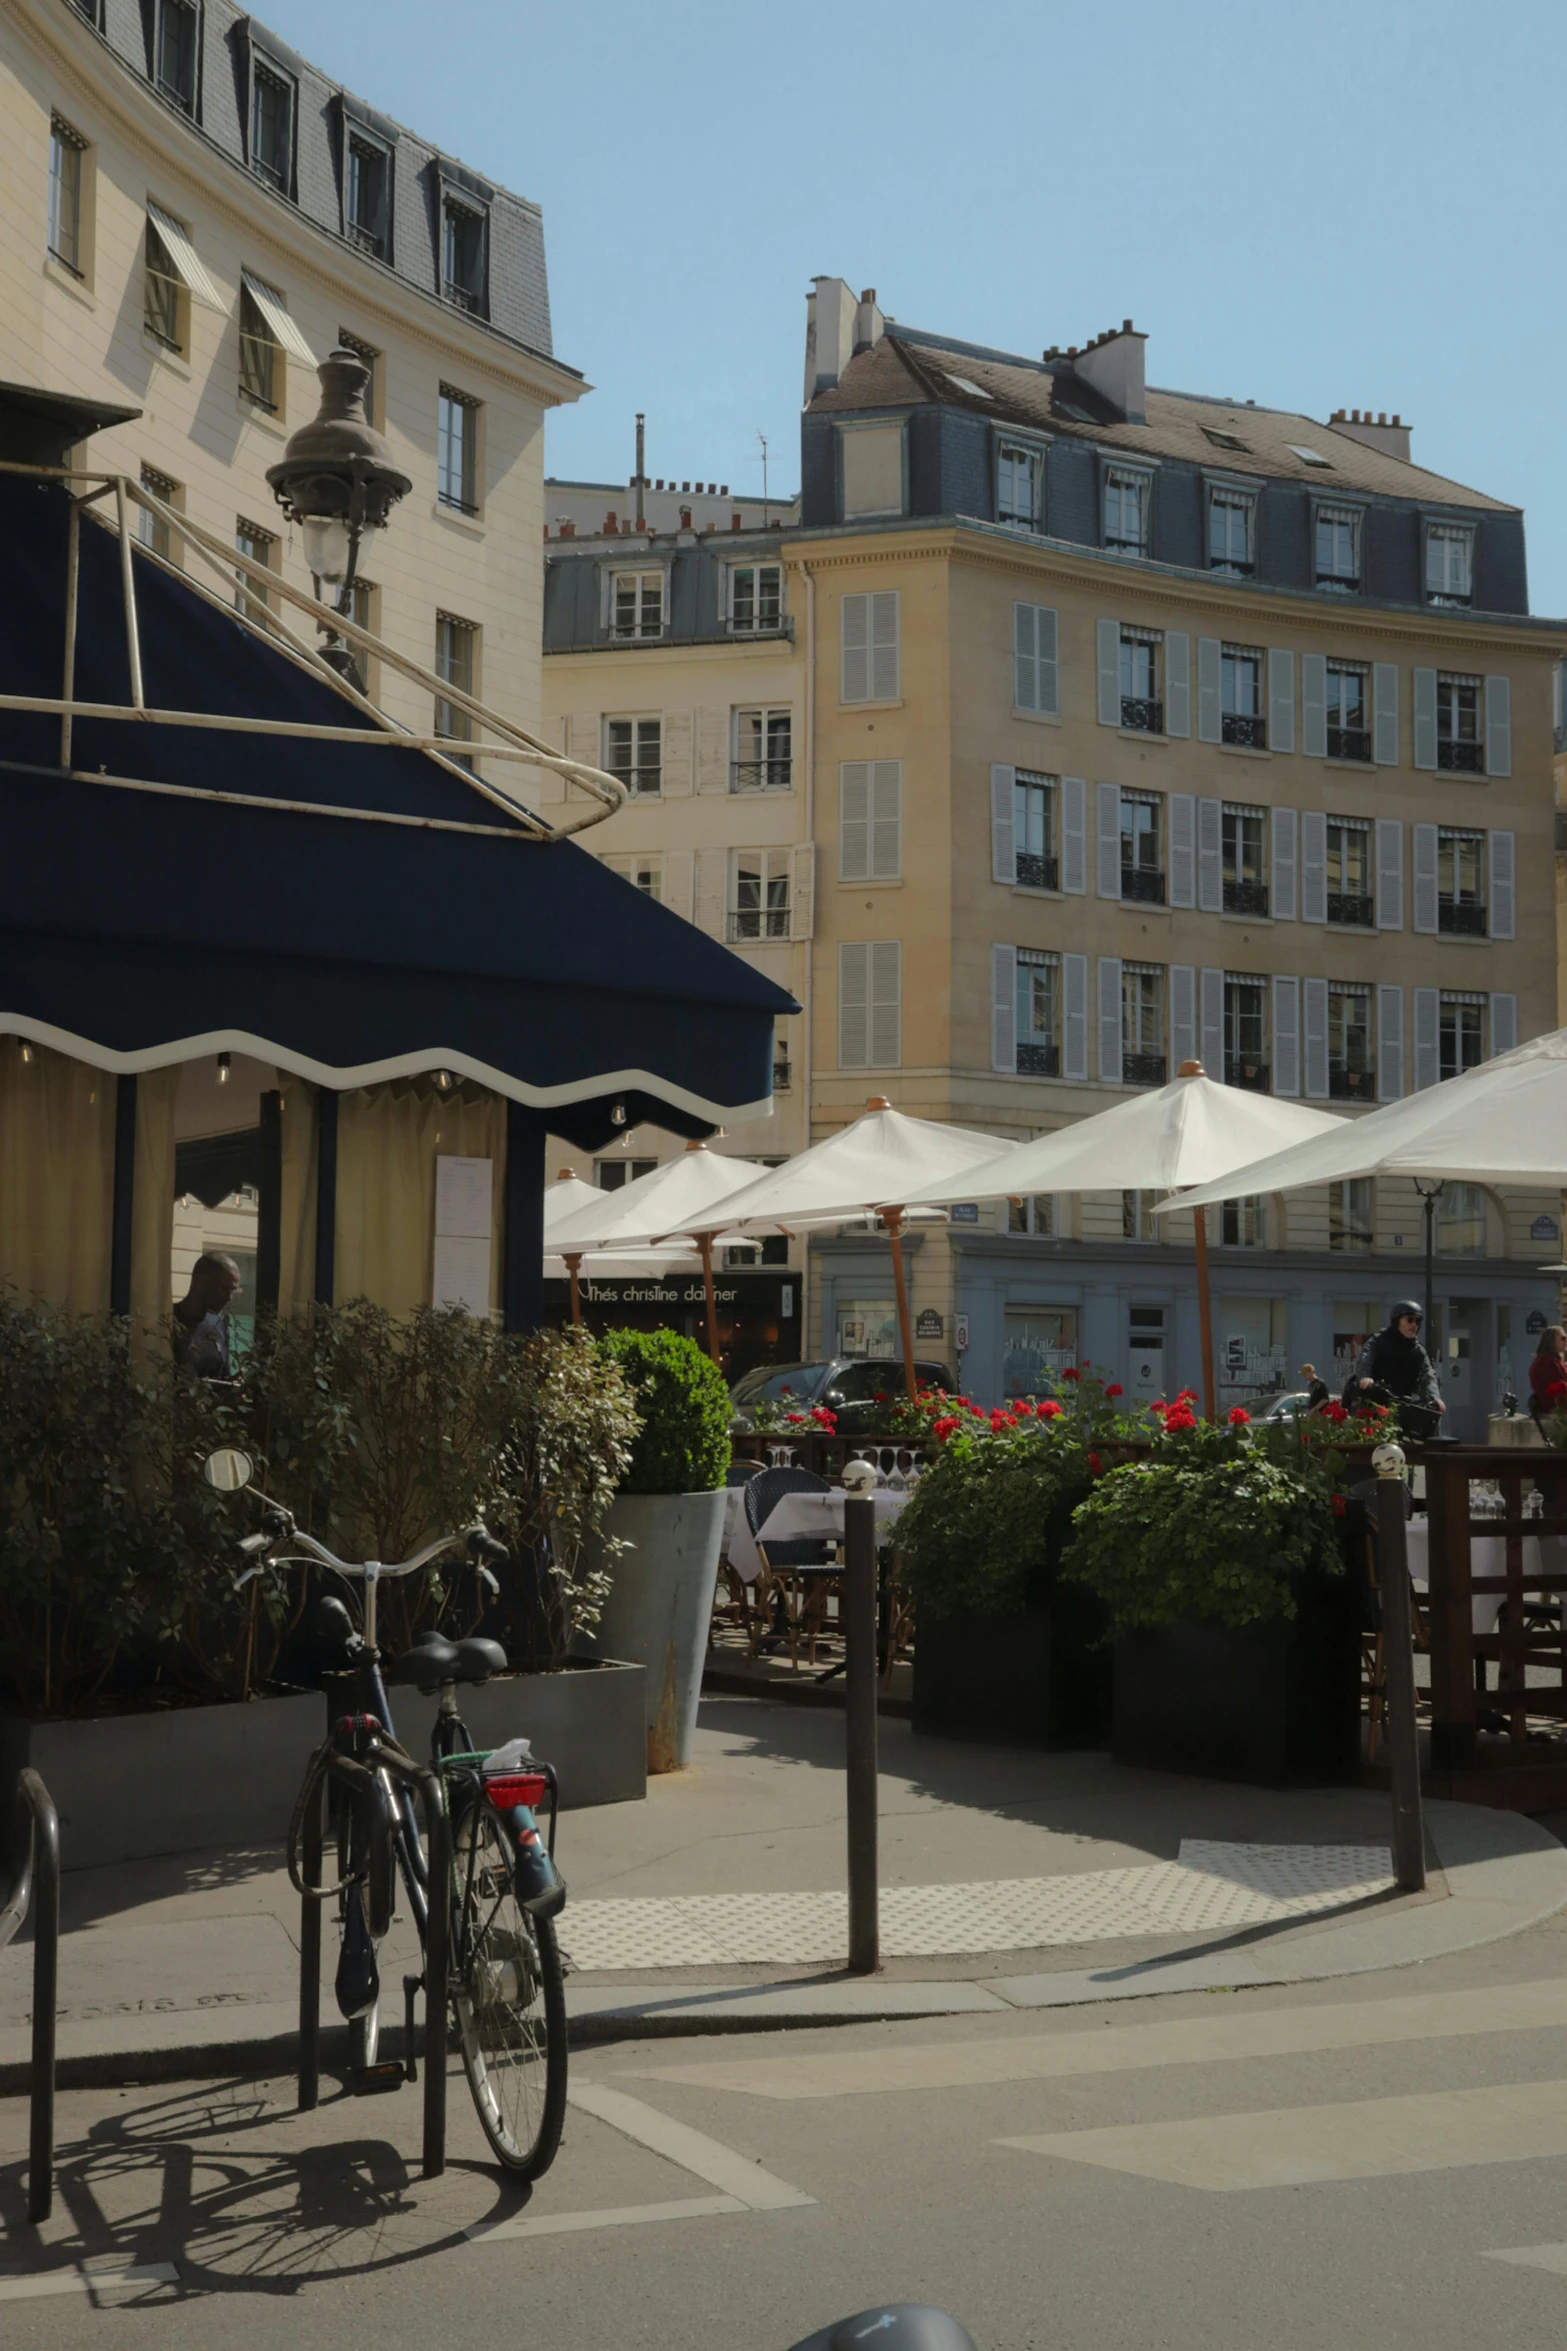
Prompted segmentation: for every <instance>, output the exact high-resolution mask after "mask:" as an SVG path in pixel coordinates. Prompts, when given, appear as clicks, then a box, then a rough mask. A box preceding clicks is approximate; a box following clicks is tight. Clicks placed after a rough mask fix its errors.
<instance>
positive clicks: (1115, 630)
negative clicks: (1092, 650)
mask: <svg viewBox="0 0 1567 2351" xmlns="http://www.w3.org/2000/svg"><path fill="white" fill-rule="evenodd" d="M1094 633H1095V636H1096V639H1097V642H1098V651H1099V724H1100V725H1101V726H1102V727H1118V726H1119V725H1120V723H1121V631H1120V627H1119V624H1118V623H1117V622H1115V621H1113V620H1102V621H1100V622H1099V623H1098V624H1097V626H1096V628H1095V632H1094Z"/></svg>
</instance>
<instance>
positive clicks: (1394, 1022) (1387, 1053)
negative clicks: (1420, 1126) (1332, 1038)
mask: <svg viewBox="0 0 1567 2351" xmlns="http://www.w3.org/2000/svg"><path fill="white" fill-rule="evenodd" d="M1403 1097H1404V991H1403V989H1402V988H1378V990H1377V1100H1378V1101H1379V1102H1401V1101H1402V1100H1403Z"/></svg>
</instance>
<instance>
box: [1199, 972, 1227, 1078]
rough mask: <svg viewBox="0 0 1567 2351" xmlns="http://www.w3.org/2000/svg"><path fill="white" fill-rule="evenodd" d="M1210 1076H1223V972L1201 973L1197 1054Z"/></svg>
mask: <svg viewBox="0 0 1567 2351" xmlns="http://www.w3.org/2000/svg"><path fill="white" fill-rule="evenodd" d="M1198 1058H1199V1060H1200V1061H1201V1062H1202V1065H1203V1068H1204V1069H1205V1070H1206V1071H1207V1073H1208V1075H1209V1077H1211V1078H1222V1077H1223V1076H1224V973H1223V971H1222V970H1220V971H1212V970H1205V971H1204V972H1203V974H1202V1052H1201V1054H1200V1055H1199V1056H1198Z"/></svg>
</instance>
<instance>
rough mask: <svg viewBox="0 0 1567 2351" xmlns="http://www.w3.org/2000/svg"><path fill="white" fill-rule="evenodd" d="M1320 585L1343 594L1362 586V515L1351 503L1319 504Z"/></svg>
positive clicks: (1318, 564) (1353, 592) (1350, 592)
mask: <svg viewBox="0 0 1567 2351" xmlns="http://www.w3.org/2000/svg"><path fill="white" fill-rule="evenodd" d="M1317 586H1318V587H1319V588H1328V589H1331V590H1332V591H1333V592H1334V593H1335V594H1336V595H1340V596H1352V595H1354V594H1355V593H1356V591H1357V590H1358V588H1359V586H1360V516H1359V515H1358V514H1357V513H1356V512H1355V510H1354V509H1353V508H1352V507H1348V506H1319V507H1318V508H1317Z"/></svg>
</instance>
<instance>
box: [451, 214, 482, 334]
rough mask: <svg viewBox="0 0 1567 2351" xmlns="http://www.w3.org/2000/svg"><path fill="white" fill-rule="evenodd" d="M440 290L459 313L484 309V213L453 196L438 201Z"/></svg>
mask: <svg viewBox="0 0 1567 2351" xmlns="http://www.w3.org/2000/svg"><path fill="white" fill-rule="evenodd" d="M441 290H442V292H443V293H444V294H445V296H446V299H447V301H448V302H455V303H456V304H457V306H458V308H459V309H461V310H472V311H477V312H482V311H483V309H484V306H485V304H484V214H483V213H482V212H478V211H475V210H474V208H473V206H472V205H469V204H459V203H458V201H457V199H456V197H455V196H445V197H443V198H442V201H441Z"/></svg>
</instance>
